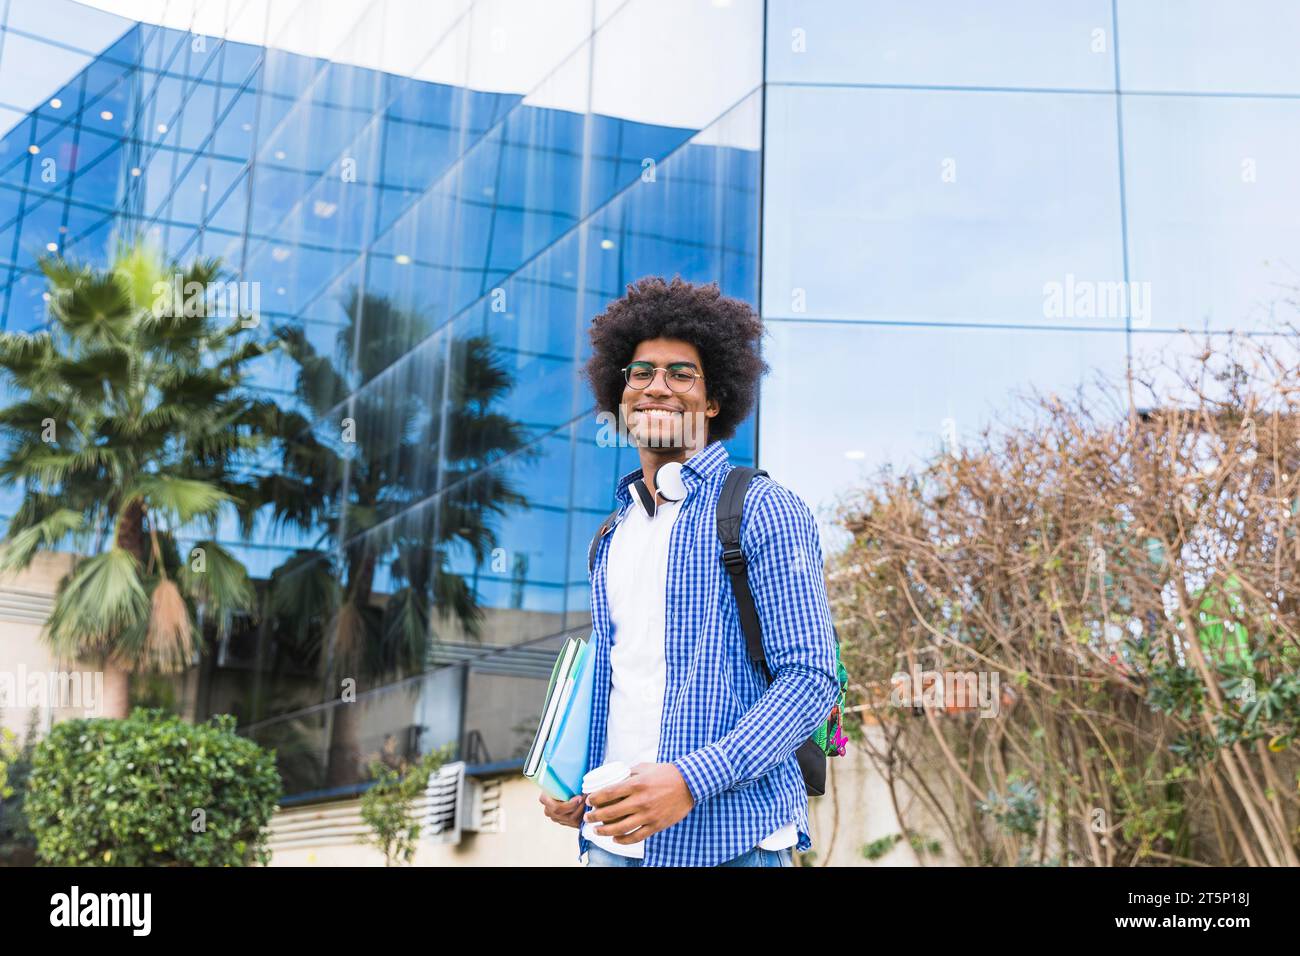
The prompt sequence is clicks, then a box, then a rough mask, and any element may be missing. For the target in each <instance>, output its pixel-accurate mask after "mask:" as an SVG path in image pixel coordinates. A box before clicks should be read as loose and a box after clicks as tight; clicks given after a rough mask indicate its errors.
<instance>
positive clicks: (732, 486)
mask: <svg viewBox="0 0 1300 956" xmlns="http://www.w3.org/2000/svg"><path fill="white" fill-rule="evenodd" d="M755 475H762V476H763V477H764V478H767V477H770V476H769V475H768V473H767V472H766V471H764V470H763V469H761V468H749V467H747V466H744V465H737V466H736V467H735V468H732V469H731V471H729V472H728V473H727V478H726V480H725V481H724V482H723V484H722V494H720V495H719V496H718V511H717V522H718V540H720V541H721V542H722V564H723V566H724V567H726V569H727V574H728V575H729V576H730V577H731V589H732V591H733V592H735V595H736V607H737V609H738V610H739V612H740V629H741V631H743V632H744V634H745V644H746V646H747V647H748V648H749V659H750V660H752V661H754V662H755V663H756V664H760V665H762V668H763V673H764V674H766V675H767V679H768V681H769V682H770V681H771V680H772V675H771V673H770V672H769V671H768V669H767V656H766V655H765V654H764V653H763V627H762V623H761V622H760V621H759V619H758V608H757V607H756V606H755V604H754V595H753V592H751V591H750V590H749V565H748V563H747V562H746V560H745V552H744V551H742V550H741V548H740V518H741V513H742V511H743V509H744V505H745V492H746V491H747V490H748V488H749V483H750V482H751V481H752V480H753V479H754V476H755Z"/></svg>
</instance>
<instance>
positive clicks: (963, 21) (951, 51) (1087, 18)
mask: <svg viewBox="0 0 1300 956" xmlns="http://www.w3.org/2000/svg"><path fill="white" fill-rule="evenodd" d="M1139 5H1140V4H1139ZM767 6H768V31H767V78H768V81H769V82H773V83H861V84H867V83H871V84H906V85H923V86H998V87H1028V88H1032V89H1052V88H1061V87H1069V88H1073V89H1089V90H1106V89H1111V90H1113V89H1114V88H1115V73H1114V60H1113V55H1112V51H1113V49H1114V47H1115V44H1114V42H1113V40H1112V38H1111V4H1110V0H1055V2H1052V3H1042V2H1040V0H991V2H990V0H985V2H983V3H966V2H964V0H911V2H908V3H897V2H893V0H769V3H768V5H767ZM1121 29H1122V27H1121ZM1123 39H1124V46H1125V48H1126V52H1127V46H1128V39H1127V31H1125V32H1124V35H1123Z"/></svg>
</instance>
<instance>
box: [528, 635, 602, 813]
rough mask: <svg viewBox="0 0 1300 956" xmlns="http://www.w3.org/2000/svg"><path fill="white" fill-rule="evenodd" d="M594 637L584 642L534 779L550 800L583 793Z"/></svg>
mask: <svg viewBox="0 0 1300 956" xmlns="http://www.w3.org/2000/svg"><path fill="white" fill-rule="evenodd" d="M594 638H595V635H594V634H593V635H592V639H591V640H587V641H584V642H583V643H582V647H581V649H580V650H579V652H578V659H577V662H576V663H575V664H574V666H573V672H572V673H573V679H574V688H573V694H572V695H571V696H570V697H569V701H568V703H567V704H566V705H565V708H564V712H563V713H562V714H560V716H559V718H558V720H557V721H556V723H557V726H558V729H557V730H555V731H553V732H552V733H551V736H550V739H549V740H548V741H547V742H546V746H545V748H544V749H543V751H542V762H541V765H540V766H539V767H538V769H537V772H536V773H535V774H534V775H533V779H534V780H535V781H536V782H537V785H538V786H540V787H541V788H542V790H543V791H544V792H545V793H546V794H547V795H548V796H550V797H552V798H554V799H556V800H572V799H573V798H574V797H576V796H577V795H578V794H580V793H582V778H583V777H584V776H586V773H587V745H588V743H589V741H590V738H591V689H592V686H593V683H594V678H593V674H594V673H595V669H596V668H595V658H596V652H595V646H594V644H595V641H594Z"/></svg>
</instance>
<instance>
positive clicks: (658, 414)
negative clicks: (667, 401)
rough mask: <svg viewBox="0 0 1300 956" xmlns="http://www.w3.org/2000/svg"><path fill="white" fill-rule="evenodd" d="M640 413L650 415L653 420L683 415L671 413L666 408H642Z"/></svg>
mask: <svg viewBox="0 0 1300 956" xmlns="http://www.w3.org/2000/svg"><path fill="white" fill-rule="evenodd" d="M640 412H641V414H642V415H649V416H651V417H652V418H669V417H671V416H673V415H680V414H681V412H670V411H668V410H667V409H664V408H642V409H640Z"/></svg>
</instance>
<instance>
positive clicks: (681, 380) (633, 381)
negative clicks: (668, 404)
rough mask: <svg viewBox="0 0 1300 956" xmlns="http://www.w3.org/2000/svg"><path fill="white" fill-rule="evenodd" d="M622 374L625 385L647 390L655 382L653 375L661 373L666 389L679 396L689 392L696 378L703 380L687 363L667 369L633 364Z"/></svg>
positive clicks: (643, 363) (624, 369)
mask: <svg viewBox="0 0 1300 956" xmlns="http://www.w3.org/2000/svg"><path fill="white" fill-rule="evenodd" d="M622 372H623V378H624V380H625V381H626V382H627V384H628V385H630V386H631V387H632V388H636V389H642V388H649V387H650V383H651V382H653V381H654V380H655V373H656V372H663V373H664V381H665V382H667V383H668V388H669V389H670V390H671V391H674V392H677V393H679V394H680V393H682V392H689V391H690V390H691V388H692V386H694V385H695V380H696V379H697V378H704V376H703V375H701V374H700V373H699V372H697V371H695V368H694V366H692V365H690V364H689V363H687V362H674V363H673V364H672V365H669V366H668V367H667V368H661V367H656V366H654V365H652V364H650V363H649V362H633V363H632V364H631V365H628V366H626V367H625V368H623V369H622Z"/></svg>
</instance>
